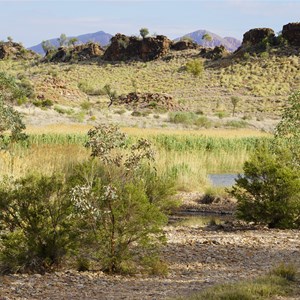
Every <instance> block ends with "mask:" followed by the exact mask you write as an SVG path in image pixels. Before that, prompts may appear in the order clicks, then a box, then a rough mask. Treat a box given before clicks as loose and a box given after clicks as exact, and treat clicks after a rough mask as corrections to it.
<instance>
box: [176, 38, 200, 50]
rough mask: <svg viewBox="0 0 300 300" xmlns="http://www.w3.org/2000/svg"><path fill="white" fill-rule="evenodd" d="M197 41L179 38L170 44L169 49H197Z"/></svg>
mask: <svg viewBox="0 0 300 300" xmlns="http://www.w3.org/2000/svg"><path fill="white" fill-rule="evenodd" d="M197 47H198V45H197V43H195V42H193V41H189V40H181V41H178V42H176V43H174V44H172V46H171V49H172V50H176V51H181V50H187V49H197Z"/></svg>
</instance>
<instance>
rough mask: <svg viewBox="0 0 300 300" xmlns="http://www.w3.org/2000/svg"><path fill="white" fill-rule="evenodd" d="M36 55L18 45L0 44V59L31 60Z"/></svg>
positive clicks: (12, 43) (11, 43)
mask: <svg viewBox="0 0 300 300" xmlns="http://www.w3.org/2000/svg"><path fill="white" fill-rule="evenodd" d="M37 57H38V55H37V54H36V53H35V52H33V51H31V50H28V49H26V48H24V47H23V46H22V45H21V44H19V43H14V42H0V59H32V58H37Z"/></svg>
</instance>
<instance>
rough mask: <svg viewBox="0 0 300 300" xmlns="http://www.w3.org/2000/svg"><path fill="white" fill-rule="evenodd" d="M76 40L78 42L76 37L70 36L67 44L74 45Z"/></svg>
mask: <svg viewBox="0 0 300 300" xmlns="http://www.w3.org/2000/svg"><path fill="white" fill-rule="evenodd" d="M77 42H78V38H76V37H73V38H70V39H69V41H68V45H69V46H73V47H75V45H76V43H77Z"/></svg>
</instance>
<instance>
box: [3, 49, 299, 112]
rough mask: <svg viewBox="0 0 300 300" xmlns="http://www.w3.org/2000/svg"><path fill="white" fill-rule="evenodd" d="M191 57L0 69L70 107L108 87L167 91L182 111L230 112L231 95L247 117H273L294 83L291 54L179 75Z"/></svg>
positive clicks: (99, 97) (98, 98)
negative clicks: (237, 101)
mask: <svg viewBox="0 0 300 300" xmlns="http://www.w3.org/2000/svg"><path fill="white" fill-rule="evenodd" d="M192 59H199V58H198V57H197V50H186V51H182V52H180V53H178V52H176V53H175V52H174V53H171V54H170V55H169V56H168V57H167V59H166V58H165V59H159V60H155V61H151V62H129V63H107V62H103V61H96V62H92V63H81V64H53V63H47V64H45V63H39V62H33V61H10V60H6V61H1V62H0V71H2V72H3V71H4V72H7V73H9V74H11V75H14V76H16V77H18V78H20V79H22V80H24V79H25V78H26V80H27V81H28V82H29V83H30V84H31V85H32V86H33V88H34V91H35V94H36V96H37V97H38V98H41V99H49V100H51V101H53V102H54V103H57V104H65V105H71V106H74V105H78V104H80V103H82V102H84V101H86V100H87V99H89V100H90V102H91V103H93V104H97V103H102V102H106V101H108V100H107V98H106V97H105V96H103V92H102V89H103V87H104V85H106V84H110V85H111V86H112V87H113V88H114V89H115V90H116V91H117V93H118V94H124V93H125V94H126V93H129V92H132V91H134V90H135V89H136V90H138V91H143V92H159V93H168V94H171V95H172V96H173V97H174V98H175V99H176V100H177V102H178V103H180V104H182V105H183V106H184V107H185V109H186V110H192V111H199V110H200V111H202V112H203V113H205V114H215V113H217V112H224V113H225V114H230V113H231V111H232V104H231V97H232V96H237V97H239V98H240V101H239V103H238V106H237V112H238V113H239V114H240V115H241V116H249V117H257V116H258V115H263V116H271V117H274V116H277V115H278V114H280V112H281V109H282V106H283V105H284V99H286V98H287V95H289V94H290V93H291V92H292V91H293V90H295V89H296V88H297V87H299V84H300V59H299V56H296V55H292V56H277V55H270V56H269V57H268V58H264V57H251V58H250V59H248V60H234V61H230V60H229V59H227V60H221V61H217V62H211V61H204V65H205V70H204V72H203V74H202V76H198V77H196V76H193V75H192V74H190V73H188V72H186V71H185V66H186V64H187V63H188V62H189V61H190V60H192ZM222 65H225V66H222Z"/></svg>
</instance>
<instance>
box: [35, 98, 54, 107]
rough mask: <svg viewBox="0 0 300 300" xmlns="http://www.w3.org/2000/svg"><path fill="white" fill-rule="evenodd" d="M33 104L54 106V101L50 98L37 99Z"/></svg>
mask: <svg viewBox="0 0 300 300" xmlns="http://www.w3.org/2000/svg"><path fill="white" fill-rule="evenodd" d="M33 105H34V106H36V107H43V108H49V107H51V106H53V101H52V100H50V99H45V100H35V101H33Z"/></svg>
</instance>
